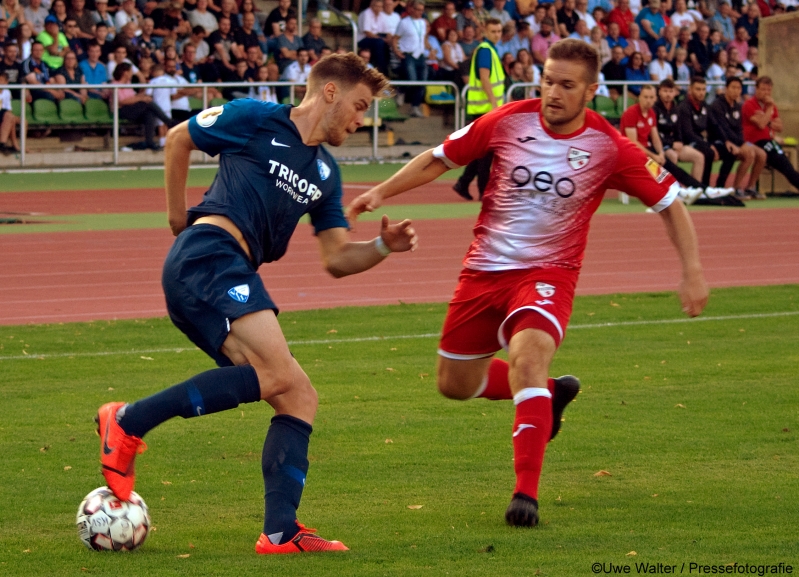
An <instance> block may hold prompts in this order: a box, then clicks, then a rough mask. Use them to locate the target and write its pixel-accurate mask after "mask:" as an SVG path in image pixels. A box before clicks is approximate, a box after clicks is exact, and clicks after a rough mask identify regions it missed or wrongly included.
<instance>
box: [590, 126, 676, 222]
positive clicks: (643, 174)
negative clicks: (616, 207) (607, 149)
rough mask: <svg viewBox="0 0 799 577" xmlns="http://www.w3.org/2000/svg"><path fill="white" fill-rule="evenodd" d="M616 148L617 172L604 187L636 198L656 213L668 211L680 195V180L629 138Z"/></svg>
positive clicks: (621, 140) (618, 142)
mask: <svg viewBox="0 0 799 577" xmlns="http://www.w3.org/2000/svg"><path fill="white" fill-rule="evenodd" d="M617 146H618V147H619V151H618V157H617V160H616V168H615V169H614V170H613V173H612V174H611V175H610V176H609V177H608V179H607V181H605V186H606V187H607V188H613V189H616V190H621V191H622V192H626V193H627V194H629V195H630V196H634V197H636V198H637V199H639V200H640V201H641V202H643V203H644V204H645V205H647V206H648V207H650V208H652V209H653V210H654V211H655V212H660V211H661V210H663V209H664V208H668V207H669V206H670V205H671V203H672V202H674V199H675V198H677V193H678V192H679V184H678V183H677V180H676V179H675V178H674V177H673V176H672V175H671V173H670V172H669V171H667V170H666V169H665V168H663V167H662V166H660V165H659V164H658V163H657V162H655V161H654V160H652V159H651V158H649V157H648V156H647V155H646V154H644V153H643V151H642V150H641V149H640V148H638V147H637V146H636V145H635V144H633V143H632V142H630V141H629V140H627V139H626V138H619V139H618V140H617Z"/></svg>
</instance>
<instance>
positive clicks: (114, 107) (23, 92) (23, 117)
mask: <svg viewBox="0 0 799 577" xmlns="http://www.w3.org/2000/svg"><path fill="white" fill-rule="evenodd" d="M391 85H392V87H405V86H418V87H424V86H444V87H447V88H451V89H452V90H453V95H454V98H455V101H454V104H453V106H454V109H455V129H456V130H457V129H458V128H460V126H461V125H460V124H459V123H458V119H459V117H460V114H459V111H460V109H461V102H462V101H461V98H460V95H459V94H458V87H457V86H456V85H455V84H454V83H452V82H410V81H396V82H392V83H391ZM262 86H268V87H270V88H273V89H274V88H287V89H288V91H289V101H290V102H292V103H293V102H294V100H295V94H296V89H297V87H304V86H306V84H305V83H304V82H218V83H208V84H180V83H174V84H158V85H151V84H80V85H76V84H46V85H31V84H9V85H6V86H4V88H8V89H10V90H14V91H16V90H19V91H20V125H21V126H22V127H27V121H28V118H27V106H26V105H25V102H26V100H27V96H28V92H29V91H30V90H65V89H66V90H75V91H79V90H83V89H87V90H92V91H111V96H110V98H109V99H108V101H109V108H110V112H111V114H112V117H113V123H112V125H111V126H110V128H111V131H112V140H113V164H114V165H118V164H119V161H120V155H119V152H120V146H119V128H120V118H119V89H121V88H132V89H150V88H151V89H153V90H158V89H162V88H163V89H171V88H177V89H192V90H200V91H202V103H203V109H205V108H208V105H209V103H210V101H211V100H212V99H210V98H209V94H208V91H209V89H211V88H216V89H235V88H245V89H247V91H249V89H253V90H256V91H257V89H258V88H260V87H262ZM376 100H377V106H374V107H373V108H374V118H373V119H372V159H373V160H376V159H377V158H378V151H377V142H378V130H379V125H380V121H379V100H378V99H376ZM86 124H89V125H90V124H92V122H91V121H90V120H87V121H86ZM37 126H38V125H37ZM42 126H45V127H46V126H47V125H45V124H43V125H42ZM99 126H101V125H98V127H99ZM54 127H57V128H69V124H63V125H62V124H59V125H54ZM26 143H27V130H25V129H24V128H23V129H22V130H20V147H21V149H22V150H21V152H20V166H22V167H24V166H25V165H26ZM209 161H210V157H208V155H204V158H203V162H209Z"/></svg>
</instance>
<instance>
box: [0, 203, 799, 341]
mask: <svg viewBox="0 0 799 577" xmlns="http://www.w3.org/2000/svg"><path fill="white" fill-rule="evenodd" d="M48 194H49V193H48ZM60 194H65V193H60ZM106 194H107V193H106ZM23 196H29V199H30V201H31V204H29V205H28V206H33V199H34V197H35V196H38V194H34V193H24V194H23ZM435 196H439V195H435ZM0 198H2V199H3V200H5V199H7V198H8V194H3V195H0ZM51 198H52V199H55V198H57V197H56V196H53V197H51ZM409 200H410V198H409V196H408V195H405V196H404V197H403V201H404V202H408V201H409ZM414 200H415V201H417V202H418V199H414ZM434 201H435V200H434ZM4 204H5V203H4ZM43 206H46V207H47V212H48V213H50V214H54V213H56V210H55V208H54V205H53V204H52V202H51V203H50V204H45V205H43ZM6 207H7V205H6ZM6 207H0V208H6ZM119 208H120V207H119V204H118V203H115V204H114V212H119V211H120V210H119ZM17 210H19V209H17ZM135 210H142V209H140V208H137V209H135ZM79 211H81V212H83V211H84V209H83V208H81V209H78V207H75V206H73V207H72V208H69V212H70V213H75V212H79ZM62 214H63V212H62ZM692 216H693V219H694V222H695V224H696V228H697V231H698V234H699V239H700V246H701V253H702V260H703V264H704V267H705V273H706V276H707V279H708V282H709V283H710V285H711V286H712V287H726V286H740V285H769V284H784V283H799V248H798V247H799V227H797V226H796V222H797V221H799V209H783V210H746V209H735V208H730V209H720V210H716V211H707V212H696V213H694V214H693V215H692ZM472 224H473V220H472V219H452V220H428V221H418V222H417V223H416V225H415V226H416V228H417V230H418V231H419V234H420V237H421V245H420V248H419V250H418V251H417V252H415V253H413V254H396V255H392V256H391V257H390V258H389V259H387V260H386V262H384V263H383V264H381V265H380V266H378V267H376V268H375V269H373V270H371V271H367V272H366V273H363V274H360V275H356V276H353V277H349V278H344V279H340V280H335V279H332V278H330V277H329V276H328V275H327V274H326V273H325V272H324V271H323V270H322V268H321V265H320V261H319V255H318V250H317V245H316V240H315V238H314V237H313V235H312V234H311V230H310V227H308V226H306V225H300V227H299V229H298V230H297V232H296V233H295V235H294V238H293V239H292V242H291V246H290V248H289V251H288V254H287V255H286V257H285V258H284V259H283V260H281V261H280V262H277V263H273V264H269V265H265V266H263V267H262V268H261V275H262V276H263V278H264V282H265V284H266V286H267V288H268V289H269V291H270V293H271V295H272V297H273V299H274V300H275V302H276V303H277V304H278V305H279V306H280V307H281V308H282V309H283V310H297V309H312V308H325V307H337V306H344V305H376V304H392V303H397V302H399V301H403V302H440V301H446V300H448V299H449V297H450V295H451V294H452V290H453V288H454V286H455V282H456V279H457V276H458V272H459V270H460V263H461V258H462V257H463V254H464V252H465V251H466V248H467V247H468V245H469V243H470V242H471V239H472V235H471V227H472ZM377 226H378V225H377V223H375V222H371V223H361V224H360V226H359V229H358V232H357V233H356V235H355V237H356V238H357V239H364V240H365V239H368V238H372V237H374V236H375V234H376V231H377ZM171 243H172V236H171V235H170V233H169V231H167V230H138V231H105V232H70V233H48V234H12V235H3V236H0V267H1V268H0V270H2V271H3V274H2V276H0V297H1V298H0V324H4V325H10V324H22V323H47V322H69V321H88V320H96V319H118V318H137V317H152V316H160V315H164V314H165V312H166V311H165V307H164V301H163V295H162V292H161V286H160V273H161V264H162V263H163V260H164V257H165V255H166V253H167V251H168V250H169V247H170V245H171ZM679 273H680V270H679V263H678V259H677V257H676V254H675V252H674V250H673V248H672V247H671V245H670V243H669V241H668V239H667V237H666V234H665V232H664V228H663V226H662V224H661V223H660V219H659V218H658V217H657V215H653V214H643V213H641V214H627V215H597V216H595V217H594V220H593V226H592V229H591V233H590V236H589V243H588V250H587V252H586V258H585V265H584V268H583V272H582V275H581V278H580V283H579V285H578V294H607V293H617V292H637V291H667V290H674V288H675V287H676V285H677V283H678V280H679Z"/></svg>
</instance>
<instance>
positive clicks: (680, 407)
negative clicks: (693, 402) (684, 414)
mask: <svg viewBox="0 0 799 577" xmlns="http://www.w3.org/2000/svg"><path fill="white" fill-rule="evenodd" d="M674 407H675V408H677V409H684V408H685V405H683V404H682V403H677V404H676V405H674Z"/></svg>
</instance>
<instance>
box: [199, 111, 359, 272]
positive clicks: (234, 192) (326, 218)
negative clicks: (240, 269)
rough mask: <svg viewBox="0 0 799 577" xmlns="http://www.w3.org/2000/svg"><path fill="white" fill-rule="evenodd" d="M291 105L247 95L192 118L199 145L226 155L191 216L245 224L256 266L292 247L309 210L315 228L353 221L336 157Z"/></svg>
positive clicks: (244, 228) (241, 228) (246, 237)
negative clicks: (302, 128) (311, 140)
mask: <svg viewBox="0 0 799 577" xmlns="http://www.w3.org/2000/svg"><path fill="white" fill-rule="evenodd" d="M290 110H291V107H290V106H283V105H279V104H272V103H269V102H262V101H260V100H252V99H249V98H243V99H239V100H234V101H232V102H229V103H227V104H226V105H225V106H223V107H222V106H220V107H215V108H210V109H208V110H205V111H203V112H201V113H200V114H198V115H197V116H195V117H194V118H192V119H191V120H189V134H190V135H191V139H192V140H193V141H194V144H195V145H196V146H197V148H199V149H200V150H202V151H203V152H206V153H208V154H210V155H211V156H216V155H217V154H220V155H221V157H220V160H219V172H217V175H216V178H215V179H214V182H213V183H212V184H211V188H210V189H208V191H207V192H206V193H205V196H204V197H203V201H202V202H201V203H200V204H199V205H197V206H195V207H193V208H191V209H189V212H188V217H189V218H188V222H189V224H191V223H193V222H194V221H195V220H197V219H198V218H200V217H201V216H205V215H209V214H219V215H223V216H226V217H227V218H229V219H230V220H231V221H233V223H234V224H235V225H236V226H237V227H238V228H239V230H241V232H242V234H243V235H244V239H245V240H246V241H247V244H248V245H249V247H250V251H251V253H252V257H253V262H254V264H255V265H256V266H259V265H260V264H261V263H264V262H272V261H275V260H278V259H279V258H280V257H282V256H283V255H284V254H285V253H286V249H287V248H288V244H289V240H290V239H291V235H292V234H293V233H294V229H295V228H296V227H297V223H298V222H299V221H300V218H302V216H303V215H304V214H306V213H308V214H309V215H310V216H311V222H312V223H313V226H314V229H315V231H316V233H319V232H321V231H323V230H327V229H330V228H339V227H343V228H346V227H347V220H346V219H345V218H344V211H343V209H342V206H341V196H342V192H341V175H340V173H339V170H338V165H337V164H336V161H335V160H334V159H333V157H332V156H331V155H330V153H329V152H328V151H327V150H325V149H324V148H323V147H321V146H306V145H305V144H303V142H302V137H301V136H300V133H299V132H298V131H297V127H296V126H295V125H294V123H293V122H292V121H291V119H290V118H289V112H290Z"/></svg>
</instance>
